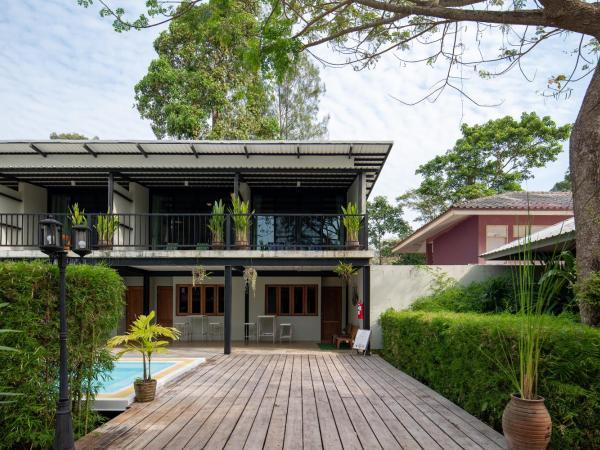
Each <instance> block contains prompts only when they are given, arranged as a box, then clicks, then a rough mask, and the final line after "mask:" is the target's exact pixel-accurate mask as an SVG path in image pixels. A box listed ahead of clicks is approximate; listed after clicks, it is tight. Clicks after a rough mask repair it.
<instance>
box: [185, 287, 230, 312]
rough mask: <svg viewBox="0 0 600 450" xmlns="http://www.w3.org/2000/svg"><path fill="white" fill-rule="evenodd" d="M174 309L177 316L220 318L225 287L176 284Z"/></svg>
mask: <svg viewBox="0 0 600 450" xmlns="http://www.w3.org/2000/svg"><path fill="white" fill-rule="evenodd" d="M176 308H177V315H178V316H188V315H194V314H195V315H201V314H202V315H205V316H222V315H223V313H224V311H225V286H223V285H222V284H221V285H220V284H206V285H201V286H192V285H191V284H178V285H177V306H176Z"/></svg>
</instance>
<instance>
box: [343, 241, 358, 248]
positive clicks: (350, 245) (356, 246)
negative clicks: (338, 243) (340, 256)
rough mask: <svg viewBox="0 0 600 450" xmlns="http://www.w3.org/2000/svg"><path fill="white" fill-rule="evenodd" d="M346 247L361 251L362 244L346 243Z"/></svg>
mask: <svg viewBox="0 0 600 450" xmlns="http://www.w3.org/2000/svg"><path fill="white" fill-rule="evenodd" d="M346 247H348V248H349V249H350V250H356V249H359V248H360V242H359V241H346Z"/></svg>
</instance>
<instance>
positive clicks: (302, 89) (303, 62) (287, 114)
mask: <svg viewBox="0 0 600 450" xmlns="http://www.w3.org/2000/svg"><path fill="white" fill-rule="evenodd" d="M275 90H276V95H275V109H276V112H277V117H278V119H279V136H278V137H279V139H284V140H287V139H289V140H300V139H306V140H309V139H318V138H322V137H324V136H326V135H327V123H328V122H329V116H327V117H325V118H323V119H321V120H319V119H318V114H319V100H320V97H321V95H323V94H324V93H325V85H324V84H323V83H321V78H320V77H319V69H318V68H317V66H315V65H314V64H313V63H312V62H311V61H310V59H309V58H308V56H307V55H305V54H301V55H299V57H298V60H297V61H296V62H295V63H294V64H293V65H292V66H291V67H290V69H289V70H288V71H287V72H286V73H285V74H284V76H283V79H282V81H281V82H279V83H277V85H276V87H275Z"/></svg>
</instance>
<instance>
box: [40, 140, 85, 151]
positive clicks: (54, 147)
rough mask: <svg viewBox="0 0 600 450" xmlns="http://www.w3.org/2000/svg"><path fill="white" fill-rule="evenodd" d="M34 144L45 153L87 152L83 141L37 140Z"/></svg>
mask: <svg viewBox="0 0 600 450" xmlns="http://www.w3.org/2000/svg"><path fill="white" fill-rule="evenodd" d="M34 145H35V146H36V147H37V148H39V149H40V150H41V151H42V152H44V153H48V154H51V153H75V154H78V153H87V151H86V150H85V149H84V148H83V144H82V143H81V142H62V141H60V142H56V143H54V142H52V143H50V142H35V143H34Z"/></svg>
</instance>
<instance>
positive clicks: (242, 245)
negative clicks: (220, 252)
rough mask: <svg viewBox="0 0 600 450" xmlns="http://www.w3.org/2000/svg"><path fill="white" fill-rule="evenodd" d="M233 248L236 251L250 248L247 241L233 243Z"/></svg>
mask: <svg viewBox="0 0 600 450" xmlns="http://www.w3.org/2000/svg"><path fill="white" fill-rule="evenodd" d="M235 248H236V249H238V250H248V249H249V248H250V242H248V241H238V240H237V239H236V241H235Z"/></svg>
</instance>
